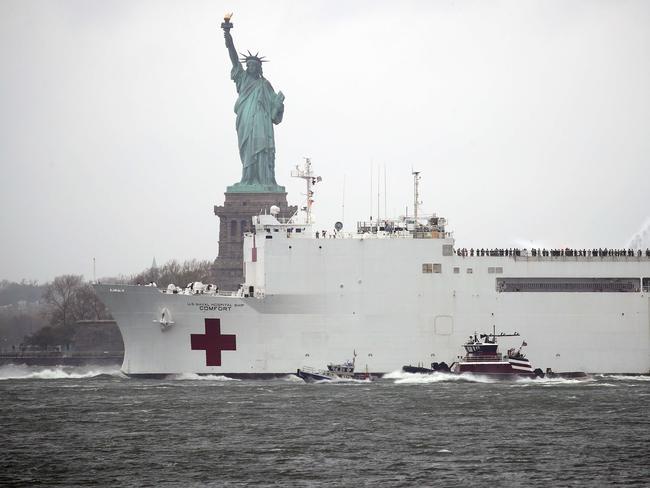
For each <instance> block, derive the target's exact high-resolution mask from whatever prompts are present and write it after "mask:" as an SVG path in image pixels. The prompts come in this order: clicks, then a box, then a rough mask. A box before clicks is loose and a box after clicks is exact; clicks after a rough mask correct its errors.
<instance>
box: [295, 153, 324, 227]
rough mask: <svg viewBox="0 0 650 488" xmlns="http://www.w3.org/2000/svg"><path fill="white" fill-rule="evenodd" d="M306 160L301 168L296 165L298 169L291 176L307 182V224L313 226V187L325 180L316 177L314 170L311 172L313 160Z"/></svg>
mask: <svg viewBox="0 0 650 488" xmlns="http://www.w3.org/2000/svg"><path fill="white" fill-rule="evenodd" d="M304 159H305V164H304V166H303V167H302V168H301V167H300V166H298V165H296V169H295V170H293V171H292V172H291V176H293V177H294V178H302V179H303V180H305V182H306V183H307V206H306V207H305V212H306V213H307V223H308V224H311V223H312V221H311V207H312V205H313V204H314V199H313V196H314V190H312V187H313V186H314V185H315V184H316V183H318V182H320V181H323V178H321V177H320V176H316V175H315V174H314V173H313V172H312V170H311V158H304Z"/></svg>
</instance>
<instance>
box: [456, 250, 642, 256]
mask: <svg viewBox="0 0 650 488" xmlns="http://www.w3.org/2000/svg"><path fill="white" fill-rule="evenodd" d="M456 255H458V256H461V257H467V256H470V257H473V256H505V257H512V256H533V257H600V258H602V257H639V258H640V257H642V256H644V255H645V257H648V258H650V249H646V250H645V251H642V250H641V249H637V250H634V249H607V248H605V249H602V248H599V249H569V248H566V249H539V248H538V249H530V250H528V249H517V248H509V249H483V248H481V249H474V248H471V249H467V248H462V249H457V250H456Z"/></svg>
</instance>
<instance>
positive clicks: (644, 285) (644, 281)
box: [643, 278, 650, 292]
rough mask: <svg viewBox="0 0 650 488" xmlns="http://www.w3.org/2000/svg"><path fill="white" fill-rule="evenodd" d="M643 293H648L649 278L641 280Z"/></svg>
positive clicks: (649, 289)
mask: <svg viewBox="0 0 650 488" xmlns="http://www.w3.org/2000/svg"><path fill="white" fill-rule="evenodd" d="M643 291H645V292H650V278H643Z"/></svg>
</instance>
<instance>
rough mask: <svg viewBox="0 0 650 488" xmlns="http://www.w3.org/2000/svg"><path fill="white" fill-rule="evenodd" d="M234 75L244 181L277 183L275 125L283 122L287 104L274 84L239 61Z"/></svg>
mask: <svg viewBox="0 0 650 488" xmlns="http://www.w3.org/2000/svg"><path fill="white" fill-rule="evenodd" d="M231 78H232V79H233V81H234V82H235V84H236V86H237V93H238V94H239V98H237V102H236V103H235V113H236V114H237V138H238V140H239V156H240V158H241V162H242V165H243V170H242V179H241V183H243V184H246V185H276V182H275V140H274V136H273V124H279V123H280V122H282V115H283V113H284V104H283V103H282V101H281V100H280V98H279V96H278V95H277V94H276V93H275V92H274V91H273V87H272V86H271V83H269V82H268V81H267V80H266V79H264V78H262V77H260V78H254V77H253V76H251V75H249V74H248V73H247V72H246V71H245V70H244V69H243V68H242V67H241V65H240V64H239V63H237V65H236V66H234V67H233V69H232V72H231Z"/></svg>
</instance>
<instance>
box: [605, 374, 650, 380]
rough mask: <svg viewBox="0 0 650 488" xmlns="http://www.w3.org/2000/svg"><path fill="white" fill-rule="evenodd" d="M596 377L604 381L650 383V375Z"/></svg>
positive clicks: (606, 375)
mask: <svg viewBox="0 0 650 488" xmlns="http://www.w3.org/2000/svg"><path fill="white" fill-rule="evenodd" d="M596 376H597V377H598V378H600V379H603V380H615V381H650V375H624V374H599V375H596Z"/></svg>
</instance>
